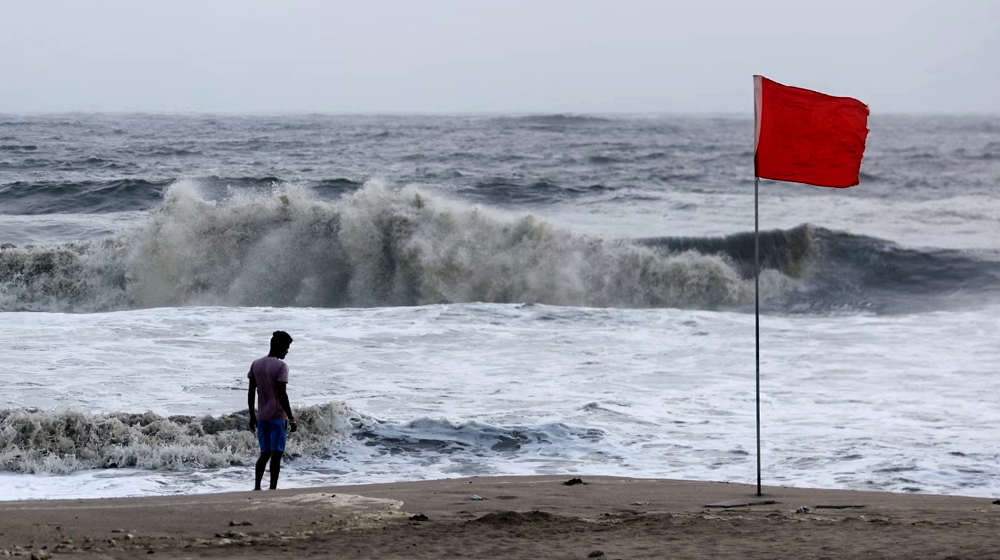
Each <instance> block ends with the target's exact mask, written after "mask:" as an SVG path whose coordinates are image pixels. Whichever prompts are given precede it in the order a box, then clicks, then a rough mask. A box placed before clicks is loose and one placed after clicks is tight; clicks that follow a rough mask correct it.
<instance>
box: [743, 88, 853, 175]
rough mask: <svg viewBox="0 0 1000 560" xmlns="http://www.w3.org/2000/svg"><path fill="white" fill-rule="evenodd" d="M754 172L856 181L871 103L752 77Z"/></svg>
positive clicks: (757, 173)
mask: <svg viewBox="0 0 1000 560" xmlns="http://www.w3.org/2000/svg"><path fill="white" fill-rule="evenodd" d="M753 90H754V109H755V111H754V114H755V116H756V128H757V131H756V139H755V141H754V172H755V173H756V176H757V177H760V178H762V179H774V180H776V181H793V182H796V183H808V184H810V185H817V186H820V187H837V188H843V187H853V186H854V185H857V184H858V182H859V179H858V174H859V173H860V171H861V158H862V157H863V156H864V154H865V139H867V138H868V106H867V105H865V104H864V103H862V102H860V101H858V100H857V99H854V98H851V97H834V96H832V95H826V94H824V93H819V92H816V91H811V90H808V89H802V88H797V87H791V86H786V85H782V84H779V83H778V82H774V81H771V80H768V79H767V78H765V77H764V76H754V77H753Z"/></svg>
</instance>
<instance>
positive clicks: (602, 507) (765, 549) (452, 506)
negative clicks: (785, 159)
mask: <svg viewBox="0 0 1000 560" xmlns="http://www.w3.org/2000/svg"><path fill="white" fill-rule="evenodd" d="M574 478H575V477H574ZM571 481H572V482H574V483H573V484H567V483H569V482H571ZM579 481H580V482H577V481H574V480H573V478H571V477H557V476H532V477H487V478H469V479H449V480H437V481H421V482H401V483H393V484H373V485H355V486H331V487H324V488H300V489H294V490H277V491H264V492H249V491H248V492H234V493H224V494H206V495H184V496H169V497H152V498H149V497H145V498H117V499H96V500H65V501H23V502H6V503H0V519H2V520H3V521H2V522H0V556H14V557H25V558H46V557H61V556H72V557H79V558H136V557H138V556H139V555H140V554H142V555H155V557H157V558H274V557H290V558H606V559H616V558H718V557H730V558H909V559H915V558H963V559H966V558H1000V539H998V538H997V535H998V528H1000V505H997V504H994V503H993V500H991V499H988V498H969V497H960V496H940V495H923V494H892V493H883V492H860V491H844V490H819V489H803V488H782V487H765V488H764V492H763V495H762V496H761V497H757V496H756V487H754V486H750V485H742V484H729V483H711V482H688V481H678V480H650V479H633V478H616V477H591V476H580V477H579ZM712 504H725V505H726V506H728V507H706V506H709V505H712ZM737 504H746V505H737Z"/></svg>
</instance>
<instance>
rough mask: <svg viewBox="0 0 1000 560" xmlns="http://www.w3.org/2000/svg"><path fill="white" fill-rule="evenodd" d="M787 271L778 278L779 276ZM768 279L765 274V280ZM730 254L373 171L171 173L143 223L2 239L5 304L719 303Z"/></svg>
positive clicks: (733, 286) (735, 284) (736, 285)
mask: <svg viewBox="0 0 1000 560" xmlns="http://www.w3.org/2000/svg"><path fill="white" fill-rule="evenodd" d="M781 283H782V282H781V281H780V278H777V277H776V281H775V282H772V283H770V284H774V285H775V286H778V287H777V288H776V289H781V287H780V286H779V285H780V284H781ZM770 284H768V285H770ZM752 289H753V287H752V282H748V280H747V278H746V276H745V275H744V274H741V271H740V270H739V269H738V267H735V266H734V265H733V263H732V260H731V259H730V258H729V257H728V256H726V255H724V254H721V253H717V254H703V253H699V252H698V251H695V250H683V251H674V252H669V253H665V252H664V251H663V250H658V249H657V248H654V247H648V246H645V245H643V244H639V243H635V242H633V241H630V240H617V239H604V238H596V237H588V236H581V235H574V234H572V233H571V232H569V231H566V230H562V229H558V228H556V227H554V226H552V225H551V224H549V223H547V222H545V221H543V220H539V219H538V218H536V217H534V216H532V215H522V216H510V215H506V214H501V213H498V212H494V211H489V210H484V209H482V208H479V207H476V206H471V205H468V204H460V203H457V202H453V201H449V200H446V199H443V198H439V197H436V196H433V195H430V194H428V193H426V192H423V191H421V190H419V189H416V188H412V187H408V188H403V189H390V188H388V187H387V186H385V185H383V184H381V183H377V182H370V183H367V184H366V185H365V186H364V187H363V188H362V189H360V190H358V191H356V192H355V193H353V194H352V195H351V196H349V197H345V198H343V199H341V200H339V201H335V202H329V201H324V200H320V199H318V198H317V197H316V195H315V194H314V193H312V192H311V191H310V190H309V189H306V188H303V187H297V186H295V185H289V184H282V185H279V186H277V187H275V188H274V189H271V190H268V191H266V192H262V191H260V190H259V189H258V190H254V191H250V192H246V191H235V192H233V193H231V194H230V196H229V197H227V198H226V199H224V200H206V199H205V198H203V197H202V196H200V194H199V186H198V184H197V183H194V182H191V181H181V182H178V183H175V184H174V185H172V186H171V187H170V188H169V189H168V190H167V191H166V193H165V195H164V201H163V203H162V205H161V206H160V207H159V208H158V209H157V210H156V211H154V212H153V213H152V214H151V216H150V218H149V220H148V222H147V223H145V224H144V225H143V226H142V227H140V228H138V229H137V230H136V231H134V232H131V233H129V234H124V235H121V236H119V237H115V238H109V239H106V240H104V241H102V242H92V243H77V244H67V245H59V246H37V247H24V248H16V247H6V248H4V249H2V250H0V308H2V309H6V310H21V309H38V310H53V311H100V310H115V309H129V308H146V307H156V306H183V305H232V306H314V307H344V306H398V305H422V304H434V303H466V302H493V303H543V304H552V305H580V306H597V307H605V306H612V307H716V306H727V305H729V306H732V305H742V304H746V303H747V302H749V301H752V298H753V292H752Z"/></svg>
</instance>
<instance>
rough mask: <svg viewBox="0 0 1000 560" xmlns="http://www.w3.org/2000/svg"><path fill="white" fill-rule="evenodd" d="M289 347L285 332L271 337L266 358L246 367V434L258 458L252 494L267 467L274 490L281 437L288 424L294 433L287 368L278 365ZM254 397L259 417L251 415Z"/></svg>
mask: <svg viewBox="0 0 1000 560" xmlns="http://www.w3.org/2000/svg"><path fill="white" fill-rule="evenodd" d="M291 345H292V337H291V336H289V334H288V333H286V332H285V331H274V334H273V335H271V351H270V352H268V353H267V356H265V357H263V358H260V359H259V360H255V361H254V363H253V364H251V365H250V373H248V374H247V378H249V379H250V390H249V391H247V408H249V409H250V431H251V432H253V431H256V432H257V440H258V441H259V442H260V458H259V459H257V468H256V471H255V472H254V475H255V478H254V488H253V489H254V490H260V481H261V479H262V478H264V469H265V468H267V464H268V462H270V463H271V486H270V489H271V490H276V489H277V488H278V473H279V472H280V470H281V456H282V455H283V454H284V453H285V433H286V428H287V426H288V424H291V431H293V432H294V431H295V429H296V425H295V415H293V414H292V405H291V404H289V402H288V392H287V391H286V389H287V385H288V364H286V363H285V362H284V361H282V360H283V359H284V357H285V355H287V354H288V348H289V346H291ZM254 395H256V396H257V404H258V405H260V406H259V410H260V412H259V414H258V413H255V412H254Z"/></svg>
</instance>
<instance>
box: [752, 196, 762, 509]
mask: <svg viewBox="0 0 1000 560" xmlns="http://www.w3.org/2000/svg"><path fill="white" fill-rule="evenodd" d="M759 189H760V177H754V182H753V306H754V319H755V324H754V327H755V331H756V337H755V338H756V350H757V391H756V397H757V495H758V496H760V495H761V494H760V233H759V230H758V225H757V224H758V221H759V220H758V211H757V198H758V194H757V193H758V191H759Z"/></svg>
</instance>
